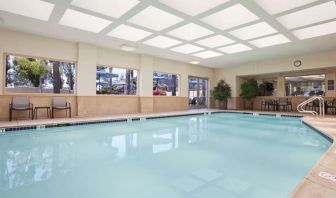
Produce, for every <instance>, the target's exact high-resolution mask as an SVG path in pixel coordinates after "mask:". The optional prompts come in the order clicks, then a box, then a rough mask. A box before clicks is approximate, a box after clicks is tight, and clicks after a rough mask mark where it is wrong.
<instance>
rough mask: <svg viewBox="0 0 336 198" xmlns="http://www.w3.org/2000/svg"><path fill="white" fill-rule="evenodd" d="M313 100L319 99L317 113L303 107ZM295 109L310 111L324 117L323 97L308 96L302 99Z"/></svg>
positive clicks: (302, 111) (303, 111) (304, 111)
mask: <svg viewBox="0 0 336 198" xmlns="http://www.w3.org/2000/svg"><path fill="white" fill-rule="evenodd" d="M314 100H318V101H319V113H317V112H316V111H309V110H305V109H303V107H304V106H306V105H307V104H308V103H310V102H313V101H314ZM297 110H298V111H299V112H300V113H311V114H313V115H314V116H315V117H320V118H323V117H324V99H323V98H322V97H320V96H314V97H311V98H309V99H308V100H305V101H303V102H302V103H300V104H299V105H298V106H297Z"/></svg>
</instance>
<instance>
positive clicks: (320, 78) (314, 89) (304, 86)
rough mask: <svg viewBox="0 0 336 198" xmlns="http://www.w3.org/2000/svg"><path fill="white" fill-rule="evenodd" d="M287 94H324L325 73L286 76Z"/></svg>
mask: <svg viewBox="0 0 336 198" xmlns="http://www.w3.org/2000/svg"><path fill="white" fill-rule="evenodd" d="M285 79H286V96H315V95H316V96H323V95H324V93H325V75H324V74H320V75H309V76H295V77H286V78H285Z"/></svg>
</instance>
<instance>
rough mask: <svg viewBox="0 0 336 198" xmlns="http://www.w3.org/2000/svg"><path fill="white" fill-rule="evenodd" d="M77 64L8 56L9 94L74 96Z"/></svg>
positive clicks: (7, 81)
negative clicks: (60, 94)
mask: <svg viewBox="0 0 336 198" xmlns="http://www.w3.org/2000/svg"><path fill="white" fill-rule="evenodd" d="M75 73H76V72H75V64H74V63H69V62H61V61H54V60H48V59H39V58H34V57H24V56H14V55H8V56H6V92H7V93H62V94H73V93H74V88H75V78H76V76H75Z"/></svg>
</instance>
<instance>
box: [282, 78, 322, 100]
mask: <svg viewBox="0 0 336 198" xmlns="http://www.w3.org/2000/svg"><path fill="white" fill-rule="evenodd" d="M313 75H324V81H323V82H324V86H325V90H324V91H323V93H324V95H322V96H321V97H326V94H327V91H328V90H327V89H328V87H327V84H326V83H327V82H326V81H327V74H326V73H325V72H322V73H320V72H319V73H316V72H315V73H302V74H300V73H296V74H288V75H284V76H283V78H284V95H285V97H311V96H304V95H302V96H287V91H286V83H287V81H286V77H300V76H313Z"/></svg>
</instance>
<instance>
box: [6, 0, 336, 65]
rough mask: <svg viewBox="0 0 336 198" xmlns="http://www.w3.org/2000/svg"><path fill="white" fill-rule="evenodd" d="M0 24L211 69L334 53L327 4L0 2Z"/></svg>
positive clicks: (334, 23) (326, 0)
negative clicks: (125, 47) (125, 46)
mask: <svg viewBox="0 0 336 198" xmlns="http://www.w3.org/2000/svg"><path fill="white" fill-rule="evenodd" d="M0 17H1V18H4V20H5V22H6V23H5V24H4V25H3V26H4V27H5V28H11V29H19V30H22V31H27V32H33V33H38V34H42V35H45V36H54V37H60V38H63V39H68V40H75V41H81V42H85V41H87V42H92V43H96V44H101V45H106V46H110V47H112V48H117V47H118V46H120V44H128V45H133V46H137V47H138V48H137V53H148V54H152V55H156V56H161V57H165V58H170V59H176V60H179V61H186V62H189V61H190V60H199V61H201V62H202V65H205V66H211V67H220V66H226V65H229V64H237V63H243V62H247V61H253V60H260V59H269V58H272V57H274V56H276V54H277V53H278V55H279V56H281V55H282V56H290V55H292V54H293V52H294V51H291V50H296V51H295V53H307V52H312V51H313V50H310V51H309V50H308V49H307V48H308V47H307V46H312V47H317V48H318V49H325V50H327V49H336V44H330V42H327V39H324V37H328V36H329V37H330V38H332V39H333V40H336V35H335V33H336V3H335V1H331V0H295V1H293V0H253V1H252V0H251V1H246V0H206V1H205V0H183V1H181V0H113V1H111V0H95V1H92V0H11V1H8V0H0ZM31 24H33V25H31ZM33 27H35V28H34V29H33ZM36 27H37V28H36ZM53 30H59V31H53ZM67 33H68V34H67ZM322 44H324V46H322Z"/></svg>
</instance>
